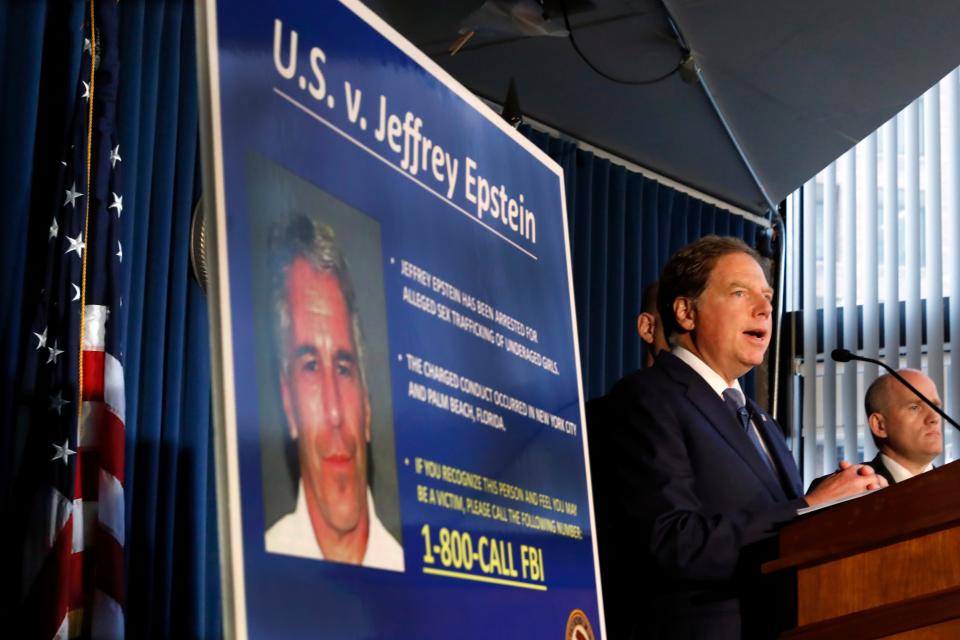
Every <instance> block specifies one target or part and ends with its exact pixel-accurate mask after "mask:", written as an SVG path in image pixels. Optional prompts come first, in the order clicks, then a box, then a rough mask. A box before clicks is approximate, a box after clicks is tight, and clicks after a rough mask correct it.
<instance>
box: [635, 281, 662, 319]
mask: <svg viewBox="0 0 960 640" xmlns="http://www.w3.org/2000/svg"><path fill="white" fill-rule="evenodd" d="M659 288H660V283H659V282H658V281H656V280H654V281H653V282H652V283H650V284H648V285H647V288H646V289H644V290H643V297H642V298H641V300H640V312H641V313H657V291H658V290H659Z"/></svg>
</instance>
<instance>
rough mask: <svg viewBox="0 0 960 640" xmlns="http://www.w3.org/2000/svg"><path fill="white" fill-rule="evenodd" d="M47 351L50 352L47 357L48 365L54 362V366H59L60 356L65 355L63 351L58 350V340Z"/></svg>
mask: <svg viewBox="0 0 960 640" xmlns="http://www.w3.org/2000/svg"><path fill="white" fill-rule="evenodd" d="M47 351H49V352H50V355H49V356H48V357H47V364H50V363H51V362H52V363H53V364H57V356H59V355H60V354H61V353H63V350H62V349H58V348H57V341H56V340H54V341H53V346H52V347H47Z"/></svg>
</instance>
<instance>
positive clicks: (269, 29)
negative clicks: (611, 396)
mask: <svg viewBox="0 0 960 640" xmlns="http://www.w3.org/2000/svg"><path fill="white" fill-rule="evenodd" d="M200 18H201V19H200V21H199V24H200V28H199V29H198V38H199V50H200V52H201V55H200V58H201V73H200V75H201V96H202V122H203V142H202V144H203V150H204V166H205V171H206V174H205V177H204V178H205V182H204V185H205V194H206V196H205V201H206V203H207V207H208V209H207V210H208V215H209V216H210V218H212V220H211V224H210V227H209V233H210V236H211V238H212V249H213V251H212V257H213V260H212V264H211V272H212V275H213V281H212V283H211V284H212V286H211V303H212V304H211V332H212V337H213V340H212V350H213V358H214V363H213V364H214V375H215V380H214V393H215V397H214V405H215V406H214V413H215V418H216V449H217V490H218V509H219V514H220V518H219V524H220V540H221V565H222V575H223V590H224V621H225V628H226V631H227V633H228V634H229V635H231V636H236V637H241V638H243V637H278V636H280V637H308V636H309V637H317V636H321V637H364V638H367V637H384V638H393V637H418V638H430V637H435V638H447V637H464V638H473V637H476V638H480V637H488V636H490V634H494V636H495V637H517V638H529V637H591V635H594V634H595V635H596V637H599V636H600V634H601V632H600V629H602V604H601V598H600V592H599V577H598V564H597V560H596V541H595V539H594V535H593V531H594V526H593V515H592V512H593V507H592V497H591V494H590V485H589V470H588V458H587V452H586V434H585V432H584V428H583V423H584V421H583V392H582V388H581V385H580V379H581V377H580V364H579V356H578V353H577V350H576V344H577V340H576V326H575V320H574V310H573V309H574V307H573V290H572V278H571V267H570V254H569V241H568V236H567V228H568V226H567V218H566V210H565V198H564V189H563V175H562V172H561V170H560V168H559V166H558V165H557V164H556V163H555V162H553V161H552V160H551V159H550V158H548V157H547V156H546V155H545V154H544V153H543V152H541V151H540V150H539V149H537V148H536V147H535V146H534V145H532V144H531V143H530V142H529V141H528V140H526V139H525V138H524V137H523V136H521V135H519V134H518V133H517V132H516V131H515V130H513V129H512V128H510V127H509V126H508V125H507V124H506V123H505V122H503V121H502V119H501V118H500V117H499V116H498V115H497V114H495V113H493V112H492V111H491V110H490V109H489V108H487V107H486V106H485V105H483V104H482V103H481V102H480V101H479V100H478V99H476V98H475V97H474V96H473V95H471V94H470V93H469V92H468V91H467V90H466V89H464V88H463V87H462V86H460V85H459V84H458V83H457V82H456V81H455V80H453V79H452V78H451V77H449V76H448V75H447V74H446V73H445V72H444V71H443V70H442V69H440V68H439V67H438V66H437V65H436V64H435V63H433V62H432V61H431V60H430V59H429V58H427V57H426V56H424V55H423V54H422V53H421V52H419V51H418V50H417V49H416V48H414V47H413V46H412V45H410V44H409V43H408V42H406V41H405V40H404V39H403V38H402V37H401V36H399V34H397V33H396V32H395V31H393V30H392V29H391V28H390V27H389V26H388V25H386V24H385V23H384V22H383V21H382V20H380V19H379V18H378V17H377V16H376V15H374V14H373V13H372V12H370V11H369V10H367V9H366V8H365V7H364V6H362V5H361V4H358V3H356V2H344V3H333V2H327V3H319V4H314V3H309V4H308V3H299V2H292V1H283V2H274V3H238V2H216V1H215V0H210V1H209V2H207V3H206V4H205V6H204V7H203V8H202V11H201V16H200ZM578 634H579V635H578Z"/></svg>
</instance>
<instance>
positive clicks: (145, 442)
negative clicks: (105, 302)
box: [0, 0, 221, 638]
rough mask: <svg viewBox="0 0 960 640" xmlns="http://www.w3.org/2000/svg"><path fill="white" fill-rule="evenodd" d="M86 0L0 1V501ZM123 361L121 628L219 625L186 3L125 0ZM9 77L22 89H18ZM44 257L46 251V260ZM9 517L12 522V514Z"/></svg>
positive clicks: (162, 633) (175, 629)
mask: <svg viewBox="0 0 960 640" xmlns="http://www.w3.org/2000/svg"><path fill="white" fill-rule="evenodd" d="M84 11H85V3H84V2H83V1H82V0H73V1H72V2H62V1H60V0H56V1H53V0H51V1H49V2H40V1H37V2H3V3H0V80H2V82H3V86H5V87H6V90H4V91H3V92H2V93H0V134H2V137H3V140H4V141H5V142H4V149H3V153H2V154H0V193H3V194H4V196H3V197H4V203H3V209H2V210H3V222H4V225H3V228H4V233H3V234H0V269H2V273H3V274H4V281H5V284H4V286H3V289H2V290H0V340H2V341H3V344H2V348H0V366H2V375H3V384H2V388H0V420H2V427H0V429H2V430H0V514H6V516H10V515H12V514H10V513H9V512H8V506H9V505H12V504H13V500H11V498H12V497H13V492H14V491H15V483H16V479H17V475H18V467H17V463H18V454H19V452H20V450H21V448H22V441H23V434H22V433H21V432H19V431H18V429H17V428H15V427H14V426H12V425H13V416H14V415H15V413H16V410H17V405H18V402H19V400H20V399H18V398H17V396H16V383H15V382H16V379H17V372H18V369H19V367H20V363H21V359H22V358H23V356H24V353H25V352H26V350H27V349H29V348H30V345H29V342H28V340H27V337H29V336H30V327H29V322H30V317H31V314H32V311H33V308H34V306H35V304H36V300H37V295H38V293H39V292H37V291H33V290H31V287H30V286H29V284H28V283H30V282H31V281H33V279H34V278H35V276H34V275H33V273H34V270H35V269H37V268H38V265H36V264H35V262H36V261H37V257H36V256H35V254H37V253H41V252H40V251H38V250H36V248H37V247H40V248H42V247H43V244H44V234H45V226H46V224H47V223H48V220H47V217H48V215H47V213H48V212H47V211H45V207H48V206H49V200H50V192H51V190H52V189H53V184H54V179H55V175H54V169H55V162H56V160H57V156H58V153H59V145H60V144H61V143H62V138H63V134H64V131H65V129H66V124H67V114H69V113H70V112H71V109H72V106H73V105H72V102H71V100H72V96H73V87H74V85H75V82H76V74H77V70H78V68H79V60H80V52H81V51H82V37H81V26H82V22H83V16H84ZM119 11H120V25H121V52H120V64H121V76H120V81H119V96H118V105H117V110H118V120H119V121H118V126H119V141H120V155H121V158H122V160H121V161H122V162H123V163H124V193H123V203H124V209H123V218H124V227H123V232H122V233H123V235H122V244H123V254H124V267H126V269H125V271H124V272H123V281H122V290H123V300H124V308H123V310H122V311H121V313H125V314H126V327H127V335H126V336H125V339H124V345H125V346H124V353H123V357H124V367H125V373H126V396H127V397H126V439H127V446H126V451H127V457H126V473H125V475H126V484H125V498H126V550H127V554H126V557H127V571H126V586H127V594H126V627H127V635H128V637H132V638H150V637H158V638H166V637H207V638H209V637H218V636H220V635H221V623H220V587H219V569H218V556H217V554H218V546H217V530H216V512H215V508H216V503H215V500H214V497H215V492H214V480H213V471H214V470H213V455H212V439H211V433H212V431H211V426H210V425H211V409H210V362H209V346H208V327H207V306H206V300H205V299H204V296H203V294H202V292H201V291H200V289H199V287H198V286H197V284H196V282H194V281H193V280H192V278H191V275H190V271H189V256H188V251H189V229H190V219H191V213H192V209H193V205H194V203H195V202H196V201H197V199H198V197H199V167H198V131H197V127H198V124H197V119H198V115H197V114H198V110H197V77H196V51H195V36H194V16H193V3H192V2H190V1H189V0H124V2H122V3H120V4H119ZM14 88H16V89H15V90H14ZM39 268H42V265H39ZM4 521H5V522H7V519H6V517H4Z"/></svg>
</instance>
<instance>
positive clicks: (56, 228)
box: [49, 218, 60, 240]
mask: <svg viewBox="0 0 960 640" xmlns="http://www.w3.org/2000/svg"><path fill="white" fill-rule="evenodd" d="M59 233H60V225H58V224H57V219H56V218H54V219H53V222H51V223H50V238H49V239H50V240H53V239H54V238H56V237H57V234H59Z"/></svg>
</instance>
